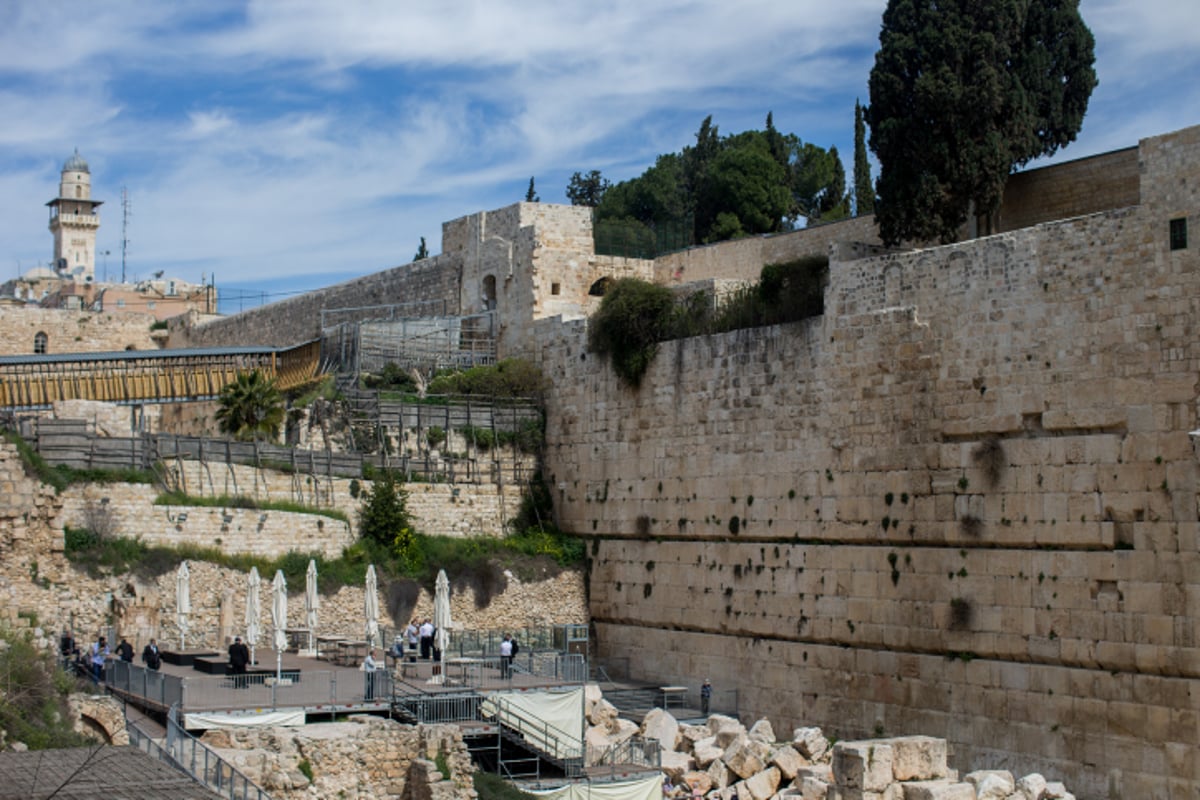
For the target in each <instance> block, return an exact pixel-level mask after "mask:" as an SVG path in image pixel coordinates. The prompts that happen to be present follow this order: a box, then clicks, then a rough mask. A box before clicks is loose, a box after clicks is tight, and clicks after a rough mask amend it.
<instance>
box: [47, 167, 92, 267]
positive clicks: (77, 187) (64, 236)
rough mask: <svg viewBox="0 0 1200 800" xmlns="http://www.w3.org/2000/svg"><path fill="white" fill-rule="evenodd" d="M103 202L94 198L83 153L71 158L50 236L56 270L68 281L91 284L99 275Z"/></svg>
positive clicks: (53, 211)
mask: <svg viewBox="0 0 1200 800" xmlns="http://www.w3.org/2000/svg"><path fill="white" fill-rule="evenodd" d="M101 202H103V201H100V200H93V199H92V173H91V170H89V169H88V163H87V162H86V161H84V160H83V157H82V156H80V155H79V150H78V149H77V150H76V151H75V154H74V155H72V156H71V157H70V158H68V159H67V161H66V163H65V164H63V168H62V179H61V180H60V181H59V184H58V197H56V198H54V199H53V200H51V201H50V202H49V203H46V205H48V206H49V207H50V233H52V234H54V262H53V264H54V270H55V271H56V272H57V273H58V274H59V275H61V276H63V277H64V278H66V277H70V278H74V279H75V280H77V281H91V280H93V279H95V276H96V231H97V229H99V227H100V216H99V215H98V214H97V213H96V208H97V207H98V206H99V205H100V204H101Z"/></svg>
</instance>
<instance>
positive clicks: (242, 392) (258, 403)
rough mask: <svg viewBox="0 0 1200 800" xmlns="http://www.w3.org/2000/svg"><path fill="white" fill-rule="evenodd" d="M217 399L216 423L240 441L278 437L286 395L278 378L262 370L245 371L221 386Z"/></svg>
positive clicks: (271, 439) (223, 430)
mask: <svg viewBox="0 0 1200 800" xmlns="http://www.w3.org/2000/svg"><path fill="white" fill-rule="evenodd" d="M217 402H218V403H220V405H221V407H220V408H218V409H217V413H216V418H217V426H218V427H219V428H220V430H221V432H222V433H228V434H231V435H232V436H233V438H235V439H238V440H240V441H252V440H254V439H267V440H268V441H275V440H276V439H277V438H278V436H279V426H280V425H281V424H282V423H283V418H284V408H283V397H282V396H281V395H280V394H279V390H278V389H276V388H275V381H274V379H272V378H268V377H267V376H266V375H264V374H263V373H262V371H261V370H257V369H256V370H254V371H253V372H243V373H241V374H239V375H238V376H237V380H235V381H234V382H233V383H231V384H229V385H227V386H226V387H225V388H224V389H222V390H221V394H220V396H218V398H217Z"/></svg>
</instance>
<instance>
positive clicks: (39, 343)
mask: <svg viewBox="0 0 1200 800" xmlns="http://www.w3.org/2000/svg"><path fill="white" fill-rule="evenodd" d="M49 341H50V338H49V337H48V336H46V334H44V333H42V332H41V331H38V332H37V333H35V334H34V335H33V352H34V353H36V354H38V355H42V354H44V353H45V352H46V344H47V343H48V342H49Z"/></svg>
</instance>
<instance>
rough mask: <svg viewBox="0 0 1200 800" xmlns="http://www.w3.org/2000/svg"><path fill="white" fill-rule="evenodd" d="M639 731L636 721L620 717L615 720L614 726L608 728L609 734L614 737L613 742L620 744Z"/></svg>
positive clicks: (611, 737)
mask: <svg viewBox="0 0 1200 800" xmlns="http://www.w3.org/2000/svg"><path fill="white" fill-rule="evenodd" d="M637 732H638V726H637V723H636V722H633V721H632V720H628V719H622V718H620V717H618V718H617V719H616V720H614V721H613V724H612V726H611V727H609V728H608V736H609V738H610V739H612V742H613V744H620V743H621V742H623V741H625V740H626V739H630V738H632V737H633V736H634V735H635V734H637Z"/></svg>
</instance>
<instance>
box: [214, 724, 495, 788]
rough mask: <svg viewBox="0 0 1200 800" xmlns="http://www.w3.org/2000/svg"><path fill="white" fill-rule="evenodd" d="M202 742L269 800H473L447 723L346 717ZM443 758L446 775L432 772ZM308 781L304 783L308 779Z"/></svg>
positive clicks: (460, 749) (466, 768) (465, 757)
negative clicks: (331, 799)
mask: <svg viewBox="0 0 1200 800" xmlns="http://www.w3.org/2000/svg"><path fill="white" fill-rule="evenodd" d="M203 741H204V744H206V745H207V746H209V747H212V748H214V749H215V750H216V751H217V753H218V754H219V755H221V757H223V758H225V759H226V760H227V761H229V762H230V763H231V764H233V765H234V767H235V768H236V769H237V770H238V771H239V772H242V773H243V774H244V775H246V776H247V777H248V778H250V780H252V781H253V782H254V783H255V784H256V785H258V786H260V787H262V788H263V789H264V790H265V791H267V792H269V793H270V795H271V797H278V798H284V799H285V800H286V799H287V798H297V800H299V798H309V797H357V798H361V799H362V800H374V799H375V798H380V799H382V798H392V799H393V800H399V798H405V799H406V800H474V798H475V796H476V794H475V790H474V788H473V786H472V779H471V775H472V773H473V772H474V767H473V766H472V764H471V755H470V753H469V752H468V751H467V747H466V744H464V742H463V738H462V732H461V731H459V729H458V728H457V727H455V726H453V725H420V726H410V725H401V724H400V723H397V722H394V721H392V720H383V719H378V718H376V717H370V716H365V715H363V716H352V717H350V719H349V721H347V722H334V723H328V724H323V725H316V726H311V725H310V726H305V727H303V728H268V729H257V728H256V729H243V730H213V731H208V732H207V733H205V734H204V738H203ZM439 756H440V758H441V759H442V763H444V764H445V765H446V768H447V771H448V772H449V774H448V775H442V774H441V773H440V772H439V771H438V767H437V764H436V761H437V759H438V758H439ZM310 776H311V777H310Z"/></svg>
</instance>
